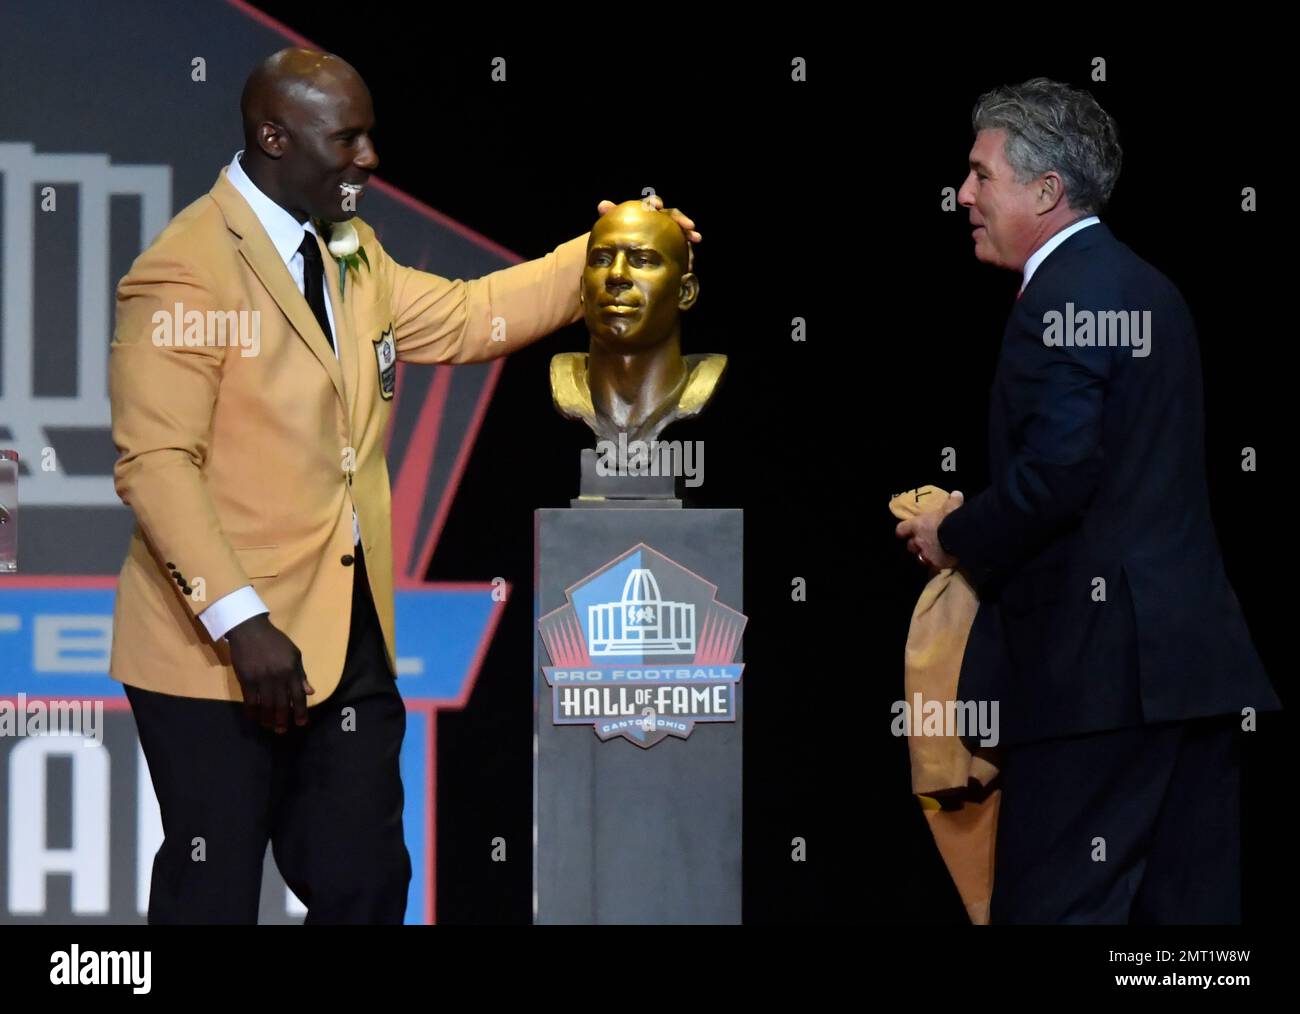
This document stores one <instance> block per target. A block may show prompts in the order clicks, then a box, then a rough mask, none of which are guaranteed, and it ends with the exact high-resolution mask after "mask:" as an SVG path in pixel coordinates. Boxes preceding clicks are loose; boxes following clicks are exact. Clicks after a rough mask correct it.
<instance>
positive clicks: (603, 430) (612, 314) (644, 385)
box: [551, 201, 727, 442]
mask: <svg viewBox="0 0 1300 1014" xmlns="http://www.w3.org/2000/svg"><path fill="white" fill-rule="evenodd" d="M691 259H692V255H691V251H690V247H689V244H688V243H687V242H686V238H685V237H684V236H683V235H682V231H681V229H680V228H679V227H678V226H677V224H676V223H675V222H674V221H673V220H672V218H671V217H670V216H669V215H668V213H667V212H664V211H658V210H656V209H654V208H652V207H650V206H649V205H648V204H646V203H644V202H642V201H626V202H624V203H623V204H620V205H618V206H617V207H616V208H614V209H612V210H611V211H609V212H608V213H607V214H605V215H603V216H601V219H600V221H598V222H597V223H596V224H595V225H594V226H593V227H592V230H591V238H590V239H589V240H588V242H587V266H586V268H585V269H584V270H583V273H582V288H581V290H580V293H579V298H580V300H581V303H582V309H583V317H584V319H585V320H586V324H587V331H588V333H589V335H590V338H591V344H590V346H589V349H588V351H587V352H566V353H561V354H560V355H557V356H555V357H554V358H553V359H552V360H551V397H552V399H553V401H554V402H555V407H556V408H557V409H558V410H559V412H560V414H561V415H564V416H566V417H568V418H570V419H581V420H582V421H583V422H585V423H586V424H587V425H588V426H589V427H591V429H592V431H593V432H594V433H595V434H596V436H597V438H598V439H599V440H610V441H616V440H618V438H619V435H620V434H623V435H624V440H625V441H628V442H631V441H634V440H644V441H649V440H654V439H655V438H656V437H657V436H658V434H659V433H660V432H661V431H662V430H663V429H664V427H665V426H668V425H669V424H670V423H673V422H676V421H677V420H679V419H685V418H688V417H690V416H694V415H698V414H699V413H700V411H701V410H702V409H703V408H704V406H705V405H706V404H707V403H708V401H709V399H710V398H711V397H712V396H713V393H714V391H715V389H716V388H717V385H718V381H719V380H720V379H721V377H722V372H723V370H724V369H725V368H726V365H727V357H726V356H723V355H690V356H683V355H682V350H681V315H682V314H683V313H685V312H686V311H687V310H689V309H690V308H691V307H692V306H693V305H694V304H695V300H696V299H697V298H698V297H699V294H700V284H699V281H698V279H697V278H696V277H695V275H694V274H693V273H692V272H691V267H692V264H691Z"/></svg>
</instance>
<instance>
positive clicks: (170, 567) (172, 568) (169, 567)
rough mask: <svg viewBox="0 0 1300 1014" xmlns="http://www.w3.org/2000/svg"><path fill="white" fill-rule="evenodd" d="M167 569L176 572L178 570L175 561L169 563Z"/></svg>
mask: <svg viewBox="0 0 1300 1014" xmlns="http://www.w3.org/2000/svg"><path fill="white" fill-rule="evenodd" d="M167 569H168V570H170V571H173V572H174V571H175V570H176V564H174V563H169V564H167Z"/></svg>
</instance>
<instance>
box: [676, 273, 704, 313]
mask: <svg viewBox="0 0 1300 1014" xmlns="http://www.w3.org/2000/svg"><path fill="white" fill-rule="evenodd" d="M699 298H700V280H699V279H698V278H696V277H695V276H694V275H692V274H689V273H688V274H685V275H682V282H681V288H679V289H678V290H677V309H679V310H689V309H690V308H691V307H692V306H694V305H695V301H696V300H697V299H699Z"/></svg>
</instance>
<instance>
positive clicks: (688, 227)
mask: <svg viewBox="0 0 1300 1014" xmlns="http://www.w3.org/2000/svg"><path fill="white" fill-rule="evenodd" d="M645 201H646V202H647V203H648V204H650V205H651V206H652V207H653V208H654V209H655V210H656V211H663V210H664V202H663V198H661V197H660V196H659V195H658V194H651V195H650V196H649V197H647V198H645ZM616 207H618V205H617V204H615V203H614V202H613V201H601V202H600V203H599V204H597V205H596V210H597V211H598V212H599V213H600V214H602V215H603V214H605V213H606V212H608V211H610V210H612V209H613V208H616ZM668 214H670V215H672V217H673V221H674V222H676V223H677V224H678V225H679V226H681V230H682V232H683V233H685V234H686V242H687V243H698V242H699V241H700V234H699V233H698V232H696V231H695V223H694V222H692V221H691V220H690V219H689V218H687V217H686V215H684V214H683V213H682V212H681V211H679V210H678V209H677V208H669V209H668Z"/></svg>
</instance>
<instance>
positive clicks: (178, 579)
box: [176, 575, 185, 588]
mask: <svg viewBox="0 0 1300 1014" xmlns="http://www.w3.org/2000/svg"><path fill="white" fill-rule="evenodd" d="M176 583H177V584H178V585H180V586H181V587H182V588H184V587H185V578H183V577H181V576H180V575H177V577H176Z"/></svg>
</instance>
